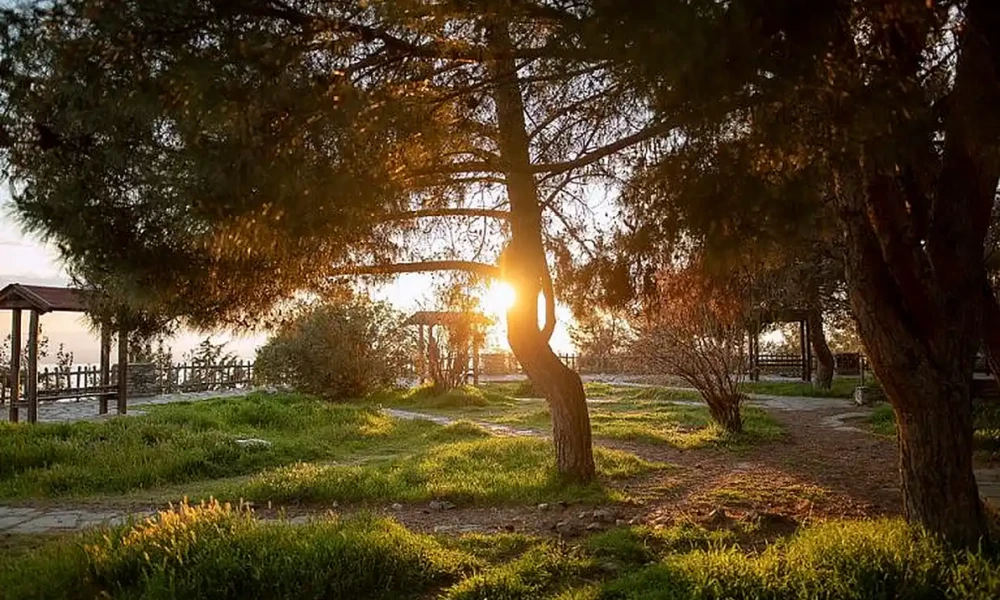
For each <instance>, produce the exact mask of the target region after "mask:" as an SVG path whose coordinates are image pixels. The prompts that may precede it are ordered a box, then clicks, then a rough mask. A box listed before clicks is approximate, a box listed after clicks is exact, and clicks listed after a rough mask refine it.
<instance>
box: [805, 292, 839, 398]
mask: <svg viewBox="0 0 1000 600" xmlns="http://www.w3.org/2000/svg"><path fill="white" fill-rule="evenodd" d="M806 319H807V320H808V321H809V343H810V344H812V349H813V354H814V355H815V356H816V373H814V374H813V387H815V388H818V389H821V390H828V389H830V386H831V385H833V369H834V362H833V352H831V351H830V345H829V344H827V343H826V333H825V332H824V331H823V314H822V313H821V312H820V310H819V309H818V308H811V309H809V312H808V314H807V315H806Z"/></svg>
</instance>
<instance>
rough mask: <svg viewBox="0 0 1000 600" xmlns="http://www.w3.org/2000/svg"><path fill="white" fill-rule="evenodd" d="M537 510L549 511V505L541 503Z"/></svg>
mask: <svg viewBox="0 0 1000 600" xmlns="http://www.w3.org/2000/svg"><path fill="white" fill-rule="evenodd" d="M538 510H549V505H548V504H547V503H545V502H542V503H541V504H539V505H538Z"/></svg>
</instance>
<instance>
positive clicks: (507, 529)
mask: <svg viewBox="0 0 1000 600" xmlns="http://www.w3.org/2000/svg"><path fill="white" fill-rule="evenodd" d="M503 528H504V530H505V531H514V526H513V525H511V524H510V523H507V524H506V525H504V526H503Z"/></svg>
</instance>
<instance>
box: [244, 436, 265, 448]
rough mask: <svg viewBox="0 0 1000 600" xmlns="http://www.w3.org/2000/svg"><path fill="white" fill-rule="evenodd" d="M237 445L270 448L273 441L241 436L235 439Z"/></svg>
mask: <svg viewBox="0 0 1000 600" xmlns="http://www.w3.org/2000/svg"><path fill="white" fill-rule="evenodd" d="M235 442H236V445H237V446H242V447H244V448H270V447H271V442H269V441H267V440H259V439H257V438H241V439H237V440H235Z"/></svg>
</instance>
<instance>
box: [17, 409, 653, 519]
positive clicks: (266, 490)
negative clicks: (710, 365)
mask: <svg viewBox="0 0 1000 600" xmlns="http://www.w3.org/2000/svg"><path fill="white" fill-rule="evenodd" d="M148 411H149V414H147V415H143V416H136V417H130V418H125V419H111V420H108V421H102V422H81V423H72V424H38V425H26V424H17V425H9V424H2V426H0V499H5V500H11V499H28V498H57V497H78V498H79V497H93V496H95V495H100V496H109V495H110V496H114V495H122V494H128V496H129V497H131V498H136V497H138V498H141V499H147V500H149V501H166V500H176V499H179V498H181V497H183V496H189V497H193V498H207V497H209V496H216V497H222V498H226V499H233V500H237V499H239V498H244V499H248V500H251V499H252V500H257V501H260V502H264V501H269V500H273V501H276V502H293V501H294V502H309V501H332V500H339V501H377V502H381V501H390V502H394V501H401V502H405V501H417V500H424V499H429V498H448V499H451V500H452V501H454V502H456V503H459V502H462V503H477V504H482V503H511V502H541V501H552V500H588V501H603V500H607V499H614V498H618V497H620V496H619V495H617V493H616V492H614V491H612V490H610V489H607V488H605V487H604V486H602V485H601V483H595V484H593V485H589V486H585V487H579V486H577V487H573V486H563V485H561V482H560V481H559V480H558V478H557V476H556V472H555V463H554V457H553V456H552V450H551V446H550V444H549V443H548V442H546V441H545V440H541V439H529V438H499V437H494V436H491V435H490V434H489V433H488V432H486V431H485V430H483V429H482V428H480V427H478V426H475V425H472V424H470V423H457V424H454V425H451V426H447V427H444V426H441V425H437V424H434V423H431V422H428V421H419V420H416V421H408V420H399V419H393V418H391V417H389V416H386V415H385V414H383V413H381V412H380V411H378V410H377V409H376V408H375V407H373V406H370V405H345V404H332V403H327V402H323V401H321V400H318V399H315V398H312V397H309V396H304V395H296V394H251V395H249V396H247V397H243V398H225V399H217V400H209V401H202V402H196V403H178V404H170V405H163V406H152V407H149V408H148ZM241 438H255V439H263V440H266V441H268V442H270V445H269V446H259V445H247V446H244V445H240V444H239V443H237V442H236V440H237V439H241ZM597 461H598V465H599V471H600V475H601V477H602V480H603V481H604V482H607V481H609V480H613V479H624V478H632V477H635V476H639V475H642V474H644V473H648V472H651V471H654V470H657V469H661V468H664V467H665V465H661V464H654V463H650V462H647V461H644V460H641V459H639V458H638V457H636V456H634V455H632V454H628V453H625V452H618V451H612V450H604V449H598V452H597Z"/></svg>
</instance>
